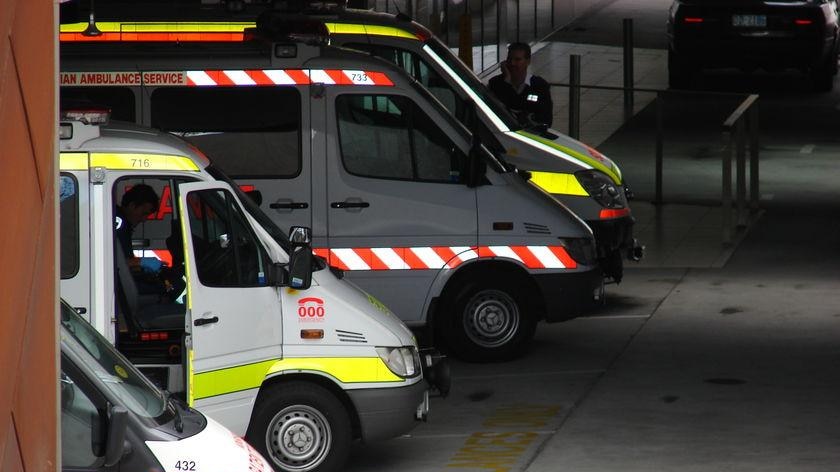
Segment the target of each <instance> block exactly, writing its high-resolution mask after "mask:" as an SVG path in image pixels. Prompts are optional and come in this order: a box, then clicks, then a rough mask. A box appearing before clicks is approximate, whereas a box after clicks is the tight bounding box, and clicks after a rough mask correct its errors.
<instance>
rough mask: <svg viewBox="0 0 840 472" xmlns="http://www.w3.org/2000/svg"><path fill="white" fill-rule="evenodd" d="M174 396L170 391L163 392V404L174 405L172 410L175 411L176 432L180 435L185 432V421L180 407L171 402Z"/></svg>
mask: <svg viewBox="0 0 840 472" xmlns="http://www.w3.org/2000/svg"><path fill="white" fill-rule="evenodd" d="M171 396H172V394H171V393H170V392H169V390H166V389H164V390H163V403H164V404H165V405H172V409H173V410H175V431H178V432H179V433H183V432H184V419H183V418H181V410H180V409H179V408H178V405H176V404H175V402H174V401H172V400H171V398H170V397H171Z"/></svg>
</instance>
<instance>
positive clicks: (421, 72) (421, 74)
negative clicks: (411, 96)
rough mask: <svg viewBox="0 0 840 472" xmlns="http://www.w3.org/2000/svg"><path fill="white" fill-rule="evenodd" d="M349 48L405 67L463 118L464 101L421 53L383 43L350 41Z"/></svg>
mask: <svg viewBox="0 0 840 472" xmlns="http://www.w3.org/2000/svg"><path fill="white" fill-rule="evenodd" d="M344 46H345V47H348V48H353V49H358V50H360V51H365V52H369V53H371V54H373V55H374V56H376V57H381V58H382V59H385V60H386V61H388V62H391V63H393V64H395V65H397V66H398V67H401V68H402V69H404V70H405V71H406V72H407V73H408V75H410V76H411V77H413V78H414V79H415V80H417V81H418V82H420V83H421V84H423V87H426V89H428V90H429V92H431V93H432V95H434V96H435V98H437V99H438V100H440V102H441V103H442V104H443V106H445V107H446V109H447V110H449V112H450V113H452V114H453V115H455V116H456V117H458V119H462V118H463V117H464V116H463V115H464V110H465V107H464V101H463V100H461V98H460V97H458V94H456V93H455V91H454V90H452V87H451V86H450V85H449V83H448V82H447V81H446V80H444V79H443V78H442V77H441V76H440V74H438V73H437V71H435V70H434V69H433V68H431V67H429V64H428V63H427V62H426V61H424V60H423V58H421V57H420V56H419V55H417V54H415V53H413V52H411V51H407V50H405V49H400V48H396V47H393V46H385V45H382V44H365V43H348V44H345V45H344Z"/></svg>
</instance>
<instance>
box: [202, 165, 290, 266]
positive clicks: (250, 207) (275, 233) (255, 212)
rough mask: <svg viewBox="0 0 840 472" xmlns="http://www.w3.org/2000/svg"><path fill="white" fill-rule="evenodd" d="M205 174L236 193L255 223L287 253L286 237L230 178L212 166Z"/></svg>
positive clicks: (287, 241) (288, 247)
mask: <svg viewBox="0 0 840 472" xmlns="http://www.w3.org/2000/svg"><path fill="white" fill-rule="evenodd" d="M206 170H207V172H208V173H209V174H210V175H212V176H213V178H215V179H216V180H221V181H222V182H225V183H227V184H228V185H230V186H231V188H233V190H234V192H236V196H237V197H239V200H240V201H241V202H242V205H243V206H244V207H245V210H246V211H247V212H248V213H249V214H250V215H251V216H253V217H254V219H255V220H257V222H259V223H260V226H262V227H263V229H265V230H266V231H268V234H270V235H271V237H272V238H274V240H275V241H277V244H279V245H280V247H282V248H283V250H284V251H287V252H288V251H289V250H290V248H291V244H290V243H289V237H288V235H287V234H286V233H285V232H284V231H283V230H282V229H280V227H278V226H277V225H276V224H275V223H274V221H272V220H271V218H270V217H269V216H268V215H266V214H265V213H264V212H263V211H262V210H261V209H260V207H259V206H258V205H257V204H256V203H255V202H254V200H253V199H252V198H251V197H250V196H249V195H248V194H247V193H245V192H243V191H242V189H241V188H240V187H239V185H238V184H237V183H236V182H234V181H233V180H232V179H231V178H230V177H228V176H227V174H225V173H224V172H222V171H221V170H220V169H219V168H218V167H215V166H213V165H210V166H207V168H206Z"/></svg>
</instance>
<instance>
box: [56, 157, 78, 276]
mask: <svg viewBox="0 0 840 472" xmlns="http://www.w3.org/2000/svg"><path fill="white" fill-rule="evenodd" d="M58 193H59V204H58V209H59V210H58V211H59V238H60V239H59V241H60V246H61V247H60V249H59V253H60V257H61V278H62V279H71V278H73V277H74V276H75V275H76V273H77V272H78V271H79V182H78V181H77V180H76V177H74V176H73V175H72V174H68V173H66V172H62V173H61V176H60V177H59V186H58Z"/></svg>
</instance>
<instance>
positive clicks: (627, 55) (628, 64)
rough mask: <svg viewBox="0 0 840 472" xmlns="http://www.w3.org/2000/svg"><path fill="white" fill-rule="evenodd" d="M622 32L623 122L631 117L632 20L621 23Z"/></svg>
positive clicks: (626, 19)
mask: <svg viewBox="0 0 840 472" xmlns="http://www.w3.org/2000/svg"><path fill="white" fill-rule="evenodd" d="M622 30H623V31H624V121H627V120H629V119H630V118H632V117H633V82H634V80H633V19H632V18H625V19H624V20H623V21H622Z"/></svg>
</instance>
